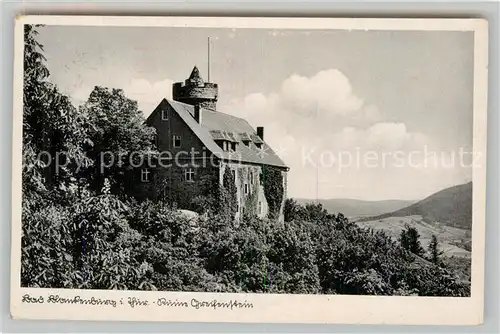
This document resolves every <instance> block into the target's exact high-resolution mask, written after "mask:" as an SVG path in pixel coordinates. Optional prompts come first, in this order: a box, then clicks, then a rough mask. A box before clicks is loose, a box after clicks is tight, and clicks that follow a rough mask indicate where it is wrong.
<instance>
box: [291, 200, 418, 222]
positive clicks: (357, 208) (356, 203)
mask: <svg viewBox="0 0 500 334" xmlns="http://www.w3.org/2000/svg"><path fill="white" fill-rule="evenodd" d="M295 200H296V201H297V202H298V203H299V204H302V205H305V204H307V203H316V200H312V199H305V198H296V199H295ZM319 203H320V204H321V205H322V206H323V208H325V209H326V210H328V212H331V213H338V212H341V213H342V214H343V215H344V216H346V217H350V218H352V217H366V216H374V215H380V214H383V213H387V212H393V211H395V210H399V209H401V208H404V207H406V206H408V205H411V204H413V203H414V201H403V200H385V201H362V200H357V199H347V198H339V199H320V200H319Z"/></svg>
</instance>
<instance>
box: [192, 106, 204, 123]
mask: <svg viewBox="0 0 500 334" xmlns="http://www.w3.org/2000/svg"><path fill="white" fill-rule="evenodd" d="M194 119H195V120H196V122H198V123H199V124H201V119H202V109H201V106H200V105H199V104H195V105H194Z"/></svg>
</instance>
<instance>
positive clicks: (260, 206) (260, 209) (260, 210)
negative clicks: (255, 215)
mask: <svg viewBox="0 0 500 334" xmlns="http://www.w3.org/2000/svg"><path fill="white" fill-rule="evenodd" d="M259 214H262V202H261V201H259Z"/></svg>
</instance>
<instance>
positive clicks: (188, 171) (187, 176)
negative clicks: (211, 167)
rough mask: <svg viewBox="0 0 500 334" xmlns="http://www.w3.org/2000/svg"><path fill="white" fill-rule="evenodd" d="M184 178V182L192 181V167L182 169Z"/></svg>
mask: <svg viewBox="0 0 500 334" xmlns="http://www.w3.org/2000/svg"><path fill="white" fill-rule="evenodd" d="M184 179H185V180H186V182H193V181H194V169H193V168H188V169H186V170H185V171H184Z"/></svg>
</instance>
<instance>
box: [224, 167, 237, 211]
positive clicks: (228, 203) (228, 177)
mask: <svg viewBox="0 0 500 334" xmlns="http://www.w3.org/2000/svg"><path fill="white" fill-rule="evenodd" d="M235 181H236V178H235V175H234V173H233V171H232V170H231V169H230V168H229V167H226V168H225V170H224V174H223V176H222V189H221V193H220V205H221V211H222V212H224V213H227V216H228V217H234V215H235V214H236V211H237V210H238V197H237V190H236V182H235Z"/></svg>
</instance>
